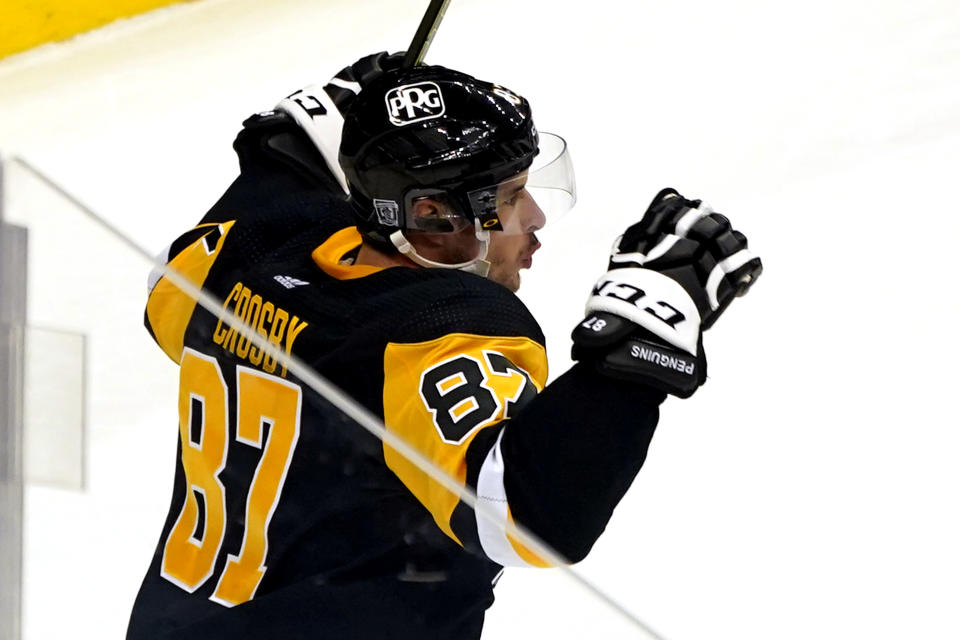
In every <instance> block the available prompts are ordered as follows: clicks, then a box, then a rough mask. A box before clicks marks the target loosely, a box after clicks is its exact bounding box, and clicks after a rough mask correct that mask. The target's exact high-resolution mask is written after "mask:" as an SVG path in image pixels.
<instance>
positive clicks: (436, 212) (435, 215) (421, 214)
mask: <svg viewBox="0 0 960 640" xmlns="http://www.w3.org/2000/svg"><path fill="white" fill-rule="evenodd" d="M412 209H413V211H412V214H413V219H414V220H415V221H416V223H415V224H416V227H417V228H418V229H419V228H424V227H429V226H430V222H429V220H431V219H435V220H436V219H441V218H445V217H446V215H445V213H446V207H444V205H442V204H441V203H440V202H438V201H436V200H434V199H433V198H418V199H416V200H415V201H414V202H413V207H412ZM423 223H426V224H423Z"/></svg>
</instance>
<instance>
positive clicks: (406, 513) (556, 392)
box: [128, 122, 663, 640]
mask: <svg viewBox="0 0 960 640" xmlns="http://www.w3.org/2000/svg"><path fill="white" fill-rule="evenodd" d="M287 126H288V123H285V122H279V123H273V125H272V127H270V128H267V129H266V130H267V131H269V132H270V136H273V135H275V134H276V133H277V131H281V132H287V131H288V130H287V129H285V127H287ZM252 128H253V127H248V131H249V130H250V129H252ZM261 134H262V132H261ZM270 136H264V135H260V134H258V135H251V134H248V138H249V140H247V141H244V140H243V138H241V139H240V140H238V151H241V161H242V163H241V168H242V170H241V176H240V178H238V180H237V182H235V183H234V185H233V186H232V187H231V189H229V190H228V192H227V194H226V195H225V196H224V198H223V199H221V201H220V202H218V203H217V205H216V206H215V207H214V208H213V209H211V212H210V213H208V215H207V216H206V217H205V218H204V219H203V220H202V221H201V223H200V225H198V226H197V227H196V228H194V229H192V230H191V231H189V232H188V233H186V234H184V236H182V237H181V238H180V239H179V240H178V241H176V242H175V243H174V244H173V245H172V246H171V249H170V256H169V262H170V264H171V266H173V267H175V268H176V269H177V270H178V271H180V272H181V273H183V274H185V275H186V276H187V277H189V278H190V279H191V280H192V281H193V282H195V283H196V284H198V285H202V286H204V287H205V288H206V289H207V290H209V291H210V292H211V293H213V294H214V295H216V296H217V297H218V298H219V299H221V300H222V301H223V306H224V308H225V309H226V310H228V311H231V312H235V313H236V314H237V315H239V316H240V317H242V318H243V319H244V320H245V322H246V323H248V324H249V326H251V327H252V328H253V329H254V330H255V331H256V332H257V333H258V334H259V335H260V336H261V337H262V338H264V339H265V340H267V341H269V342H270V343H272V344H274V345H276V346H277V347H278V348H279V349H281V350H282V351H283V352H285V353H288V354H292V355H295V356H297V357H298V358H299V359H300V360H302V361H304V362H305V363H307V364H308V365H310V366H311V367H313V368H314V369H315V370H316V371H317V372H319V373H320V374H321V375H322V376H324V377H325V378H326V379H328V380H329V381H331V382H332V383H334V384H335V385H336V386H337V387H339V389H341V390H342V391H343V392H345V393H346V394H348V395H349V396H351V397H352V398H354V399H355V400H357V401H358V402H360V403H361V404H363V405H364V406H365V407H367V408H368V409H369V410H370V411H372V412H373V413H374V414H376V415H378V416H380V417H381V418H382V419H383V421H384V423H385V425H386V427H387V429H388V430H389V431H391V432H392V433H394V434H396V435H397V436H400V437H401V438H403V439H404V440H405V441H406V442H408V443H409V444H411V445H413V446H414V447H416V448H417V449H418V450H419V451H420V452H422V453H423V454H424V455H426V456H427V457H428V458H429V459H430V460H432V461H433V462H434V463H435V464H436V465H437V466H439V467H441V468H442V469H444V470H445V471H447V472H448V473H449V474H450V475H452V476H453V477H454V478H456V479H458V480H459V481H461V482H462V483H464V484H466V485H468V486H470V487H472V488H474V489H475V490H476V491H477V493H478V495H479V497H480V499H481V500H482V501H484V502H486V503H487V504H489V505H490V506H492V507H493V508H494V510H495V511H496V512H497V513H498V514H499V517H500V518H501V519H502V520H510V519H514V520H516V521H518V522H520V523H522V524H524V525H525V526H527V527H528V528H530V529H531V530H532V531H533V532H534V533H536V534H537V535H538V536H540V537H541V538H542V539H544V540H545V541H547V542H548V543H550V544H551V545H553V546H554V547H555V548H556V549H557V550H558V551H560V553H561V554H563V555H564V556H565V557H567V558H569V559H570V560H571V561H576V560H578V559H580V558H582V557H583V556H584V555H585V554H586V552H587V551H588V550H589V548H590V546H591V545H592V544H593V542H594V541H595V540H596V538H597V536H599V535H600V533H601V532H602V530H603V528H604V526H605V525H606V523H607V521H608V520H609V518H610V516H611V514H612V511H613V508H614V506H615V505H616V503H617V502H618V501H619V500H620V498H621V497H622V496H623V494H624V493H625V491H626V489H627V487H628V486H629V484H630V482H631V481H632V479H633V477H634V475H635V474H636V472H637V471H638V470H639V468H640V465H641V464H642V463H643V459H644V456H645V454H646V449H647V445H648V443H649V441H650V437H651V436H652V433H653V429H654V426H655V424H656V421H657V406H658V404H659V403H660V401H662V399H663V396H662V395H660V394H658V393H656V392H652V391H649V390H646V389H643V388H638V387H636V386H634V385H629V384H627V383H624V382H620V381H615V380H607V379H603V378H601V377H600V376H599V375H598V374H597V373H596V372H595V371H594V370H593V369H592V368H590V367H588V366H585V365H576V366H575V367H573V368H572V369H571V370H570V371H568V372H567V373H565V374H563V375H562V376H560V377H559V378H558V379H557V380H556V381H554V382H553V383H551V384H550V385H549V386H547V384H546V382H547V361H546V352H545V348H544V337H543V334H542V332H541V330H540V327H539V326H538V324H537V322H536V321H535V320H534V318H533V317H532V315H531V314H530V313H529V311H528V310H527V309H526V307H525V306H524V305H523V304H522V303H521V302H520V300H519V299H518V298H517V297H516V296H515V295H513V294H512V293H511V292H510V291H508V290H507V289H505V288H503V287H501V286H500V285H498V284H496V283H493V282H491V281H488V280H485V279H483V278H481V277H478V276H475V275H472V274H468V273H464V272H460V271H452V270H440V269H419V268H406V267H391V268H385V269H384V268H377V267H372V266H365V265H356V264H354V263H353V260H352V256H354V255H355V253H356V251H357V249H358V248H359V246H360V244H361V236H360V234H359V233H358V232H357V230H356V228H355V227H353V226H351V225H350V217H349V211H348V206H347V204H346V203H345V202H344V201H343V199H342V198H340V197H339V196H337V195H336V194H335V193H334V192H333V191H332V190H331V189H329V183H328V182H325V178H323V177H322V176H321V178H319V179H314V180H311V179H309V176H306V177H305V176H303V175H297V174H296V173H295V172H294V171H292V170H291V169H290V168H289V167H288V166H284V165H283V164H282V163H281V162H278V161H277V160H276V156H275V155H274V156H271V155H270V154H263V153H258V152H257V149H260V150H262V149H263V148H265V147H266V143H264V139H265V138H268V139H269V137H270ZM291 136H292V137H293V139H294V140H296V135H295V130H293V133H291ZM251 140H252V143H251V142H250V141H251ZM288 142H289V140H288ZM250 148H253V149H254V151H250ZM245 152H246V153H247V157H246V161H245V163H244V153H245ZM146 324H147V327H148V329H149V330H150V332H151V335H152V336H153V337H154V338H155V340H156V341H157V343H158V344H159V345H160V347H161V348H162V349H163V351H164V352H165V353H166V354H167V355H168V356H169V357H170V358H171V359H172V360H174V361H175V362H176V363H177V364H178V365H179V367H180V392H179V399H178V408H179V436H178V438H179V439H178V459H177V465H176V475H175V480H174V490H173V498H172V502H171V506H170V511H169V514H168V517H167V519H166V522H165V524H164V527H163V530H162V532H161V536H160V540H159V543H158V546H157V549H156V553H155V554H154V558H153V561H152V563H151V566H150V568H149V570H148V572H147V575H146V577H145V579H144V582H143V585H142V587H141V590H140V593H139V595H138V597H137V600H136V603H135V605H134V609H133V613H132V616H131V622H130V627H129V631H128V637H129V638H227V637H231V638H232V637H245V638H275V637H284V638H307V637H309V638H327V637H329V638H411V639H412V638H416V639H418V640H422V639H424V638H476V637H479V635H480V629H481V626H482V622H483V612H484V611H485V609H486V608H487V607H488V606H490V604H491V603H492V601H493V592H492V589H493V583H494V582H495V580H496V579H497V577H498V575H499V573H500V571H501V570H502V567H504V566H507V565H519V566H544V565H545V564H546V563H545V562H544V561H543V560H542V559H541V558H539V557H537V556H536V555H535V554H534V553H532V552H531V551H530V550H528V549H526V548H524V547H523V546H522V545H520V544H519V543H518V542H517V541H516V540H514V539H512V538H510V537H508V536H506V535H505V534H504V533H503V530H502V529H501V528H500V527H498V526H497V525H496V523H490V522H488V521H487V520H485V519H483V518H478V517H477V516H476V515H475V514H474V513H473V512H472V510H471V509H469V508H468V507H467V506H466V505H465V504H463V503H462V502H460V501H459V500H458V498H457V496H455V495H454V494H452V493H450V492H449V491H447V490H446V489H444V488H443V487H441V486H440V485H439V484H437V483H436V482H435V481H434V480H432V479H431V478H430V477H429V476H427V475H426V474H425V473H424V472H422V471H421V470H419V469H418V467H417V466H416V465H414V464H412V463H411V462H410V461H408V460H407V459H405V458H404V457H403V456H402V455H400V454H399V453H398V452H397V451H395V450H394V449H392V448H391V447H389V446H387V445H385V444H383V443H382V442H381V441H380V440H379V439H378V438H376V437H375V436H374V435H372V434H370V433H368V432H367V431H365V430H363V429H362V428H361V427H359V426H358V425H356V424H354V423H353V422H352V421H351V420H350V419H349V418H347V417H345V416H344V415H343V414H342V413H341V412H340V411H339V410H338V409H336V408H335V407H333V406H332V405H331V404H330V403H329V401H327V400H326V399H325V398H324V397H322V396H320V395H319V394H317V393H315V392H313V391H312V390H311V389H310V388H309V387H307V386H305V385H304V384H303V383H302V381H300V380H299V379H297V377H296V376H295V375H294V374H293V373H292V372H290V371H288V370H287V369H286V368H285V367H284V366H283V364H282V363H280V362H278V361H277V360H276V359H275V358H272V357H271V356H270V354H269V352H267V351H265V350H262V349H260V348H259V347H257V345H255V344H253V343H252V342H251V341H250V340H248V339H246V338H245V337H244V336H243V335H241V334H240V333H238V332H237V331H236V330H235V329H234V328H231V327H229V326H227V325H226V324H225V323H223V322H221V321H220V320H218V319H217V318H216V317H215V316H213V315H212V314H210V313H208V312H207V311H205V310H203V309H202V308H200V307H198V306H197V305H196V304H195V303H194V302H193V301H192V300H191V299H190V298H189V297H188V296H186V295H185V294H183V293H182V292H180V291H179V290H178V289H177V288H176V287H175V286H173V284H172V283H170V282H168V281H167V280H166V279H164V278H160V279H158V280H157V281H156V282H155V283H154V284H153V288H152V292H151V295H150V297H149V300H148V304H147V309H146Z"/></svg>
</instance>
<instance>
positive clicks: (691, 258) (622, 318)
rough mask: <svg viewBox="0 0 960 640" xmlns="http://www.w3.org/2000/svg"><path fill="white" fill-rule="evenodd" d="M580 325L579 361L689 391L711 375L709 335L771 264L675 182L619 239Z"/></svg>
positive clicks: (629, 377) (683, 395) (671, 389)
mask: <svg viewBox="0 0 960 640" xmlns="http://www.w3.org/2000/svg"><path fill="white" fill-rule="evenodd" d="M609 269H610V270H609V271H608V272H607V273H606V274H604V276H603V277H602V278H600V280H599V281H598V282H597V284H596V286H594V289H593V293H592V294H591V296H590V298H589V300H587V316H586V318H585V319H584V320H583V322H581V323H580V324H579V325H577V327H576V329H574V330H573V359H574V360H581V361H594V362H596V364H597V367H598V368H599V370H600V371H601V372H602V373H603V374H605V375H609V376H613V377H617V378H624V379H627V380H634V381H638V382H642V383H644V384H647V385H649V386H651V387H654V388H657V389H660V390H662V391H665V392H667V393H670V394H673V395H676V396H679V397H681V398H688V397H690V396H691V395H693V392H694V391H696V390H697V387H699V386H700V385H701V384H703V383H704V381H706V377H707V359H706V356H705V355H704V352H703V336H702V332H703V331H705V330H706V329H709V328H710V327H711V326H712V325H713V323H714V322H716V321H717V318H719V317H720V314H722V313H723V311H724V310H725V309H726V308H727V306H728V305H729V304H730V302H732V301H733V298H734V297H736V296H742V295H744V294H745V293H746V292H747V291H748V290H749V288H750V286H751V285H752V284H753V283H754V281H755V280H756V279H757V277H759V275H760V273H761V272H762V271H763V266H762V264H761V263H760V258H757V257H754V256H753V255H752V254H751V253H750V252H749V251H748V250H747V239H746V237H745V236H744V235H743V234H742V233H740V232H739V231H734V230H733V229H732V228H731V226H730V221H729V220H727V218H726V217H724V216H722V215H721V214H719V213H713V211H712V210H711V209H710V207H709V206H708V205H706V204H704V203H702V202H701V201H700V200H687V199H686V198H684V197H683V196H681V195H680V194H679V193H677V192H676V191H675V190H673V189H664V190H663V191H661V192H660V193H658V194H657V196H656V197H655V198H654V199H653V202H652V203H651V204H650V207H649V208H648V209H647V212H646V213H645V214H644V216H643V219H642V220H640V222H638V223H636V224H634V225H633V226H631V227H630V228H629V229H627V230H626V232H625V233H624V234H623V235H622V236H621V237H620V238H618V239H617V241H616V242H615V243H614V245H613V250H612V252H611V255H610V264H609Z"/></svg>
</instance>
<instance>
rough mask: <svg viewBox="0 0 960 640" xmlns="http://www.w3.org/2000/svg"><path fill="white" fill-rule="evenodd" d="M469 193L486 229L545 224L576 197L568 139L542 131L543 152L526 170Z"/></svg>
mask: <svg viewBox="0 0 960 640" xmlns="http://www.w3.org/2000/svg"><path fill="white" fill-rule="evenodd" d="M467 197H468V199H469V201H470V206H471V208H472V209H473V214H474V216H475V217H476V219H477V220H479V221H480V224H481V226H482V227H483V228H485V229H491V230H497V231H503V232H504V233H508V234H523V233H531V232H533V231H538V230H539V229H542V228H544V227H545V226H547V225H548V224H550V223H552V222H554V221H555V220H556V219H557V218H560V217H561V216H563V214H565V213H566V212H567V211H569V210H570V209H571V208H573V205H574V204H575V203H576V201H577V187H576V180H575V178H574V173H573V161H572V160H571V159H570V153H569V151H568V150H567V143H566V141H565V140H564V139H563V138H561V137H560V136H558V135H555V134H552V133H540V152H539V153H538V154H537V156H536V157H535V158H534V160H533V164H532V165H531V166H530V168H529V169H528V170H527V171H523V172H521V173H519V174H517V175H516V176H514V177H513V178H511V179H509V180H505V181H503V182H501V183H499V184H496V185H491V186H489V187H484V188H481V189H476V190H474V191H471V192H470V193H469V194H467ZM494 203H495V206H494Z"/></svg>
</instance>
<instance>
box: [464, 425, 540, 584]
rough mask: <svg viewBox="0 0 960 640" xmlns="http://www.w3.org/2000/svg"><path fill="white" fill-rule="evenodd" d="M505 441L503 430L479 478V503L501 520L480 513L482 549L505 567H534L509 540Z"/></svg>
mask: <svg viewBox="0 0 960 640" xmlns="http://www.w3.org/2000/svg"><path fill="white" fill-rule="evenodd" d="M502 439H503V430H501V431H500V435H499V436H497V442H496V444H494V445H493V447H491V448H490V451H489V452H487V457H486V459H485V460H484V461H483V465H482V466H481V467H480V476H479V477H478V478H477V499H478V500H479V501H480V502H483V503H485V504H486V505H487V506H488V507H489V509H487V511H492V512H494V513H495V514H496V516H497V521H496V522H492V521H491V520H490V519H488V518H486V517H484V516H482V515H480V512H479V511H477V533H478V534H479V535H480V546H481V547H483V552H484V553H485V554H486V555H487V557H488V558H490V559H491V560H493V561H494V562H496V563H497V564H499V565H503V566H505V567H508V566H511V567H533V566H534V565H532V564H530V563H529V562H527V561H526V560H524V559H523V558H521V557H520V556H519V555H518V554H517V552H516V550H515V549H514V548H513V545H512V544H511V543H510V540H509V539H508V538H507V532H506V528H505V526H504V525H505V523H506V522H507V507H508V506H509V505H508V503H507V491H506V489H505V488H504V486H503V472H504V464H503V454H502V452H501V451H500V440H502Z"/></svg>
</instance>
